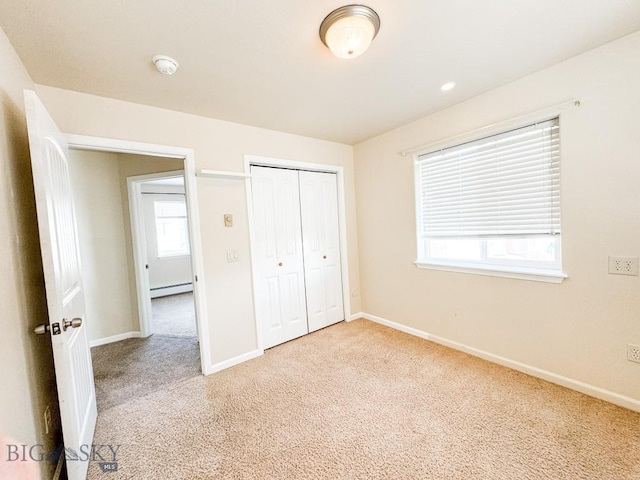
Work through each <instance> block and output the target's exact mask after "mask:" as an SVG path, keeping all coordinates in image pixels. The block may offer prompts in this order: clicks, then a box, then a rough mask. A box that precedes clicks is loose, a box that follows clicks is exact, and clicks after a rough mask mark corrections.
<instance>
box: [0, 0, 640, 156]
mask: <svg viewBox="0 0 640 480" xmlns="http://www.w3.org/2000/svg"><path fill="white" fill-rule="evenodd" d="M348 3H349V2H344V1H340V0H322V1H318V0H316V1H311V0H271V1H267V0H172V1H169V0H103V1H99V0H82V1H78V0H56V1H51V0H0V26H1V27H2V28H3V29H4V31H5V32H6V34H7V36H8V37H9V39H10V40H11V42H12V44H13V46H14V48H15V49H16V50H17V52H18V54H19V55H20V57H21V58H22V60H23V62H24V64H25V65H26V67H27V69H28V71H29V73H30V74H31V76H32V78H33V79H34V81H35V82H36V83H40V84H43V85H51V86H55V87H61V88H66V89H71V90H77V91H80V92H86V93H91V94H95V95H100V96H105V97H112V98H118V99H122V100H128V101H131V102H137V103H143V104H148V105H155V106H159V107H164V108H169V109H173V110H179V111H182V112H189V113H194V114H198V115H204V116H208V117H213V118H218V119H222V120H228V121H232V122H239V123H243V124H247V125H255V126H259V127H265V128H270V129H274V130H280V131H284V132H291V133H296V134H301V135H306V136H310V137H316V138H321V139H326V140H333V141H337V142H343V143H347V144H355V143H358V142H360V141H362V140H365V139H367V138H370V137H372V136H375V135H377V134H379V133H383V132H385V131H388V130H390V129H393V128H395V127H398V126H400V125H402V124H404V123H407V122H409V121H411V120H415V119H417V118H420V117H422V116H424V115H426V114H429V113H431V112H434V111H437V110H440V109H442V108H444V107H447V106H449V105H452V104H454V103H457V102H460V101H462V100H465V99H467V98H470V97H472V96H474V95H477V94H479V93H481V92H484V91H487V90H489V89H491V88H494V87H496V86H499V85H501V84H504V83H506V82H509V81H511V80H514V79H516V78H519V77H522V76H524V75H527V74H529V73H531V72H534V71H537V70H540V69H542V68H544V67H547V66H550V65H552V64H554V63H557V62H559V61H561V60H564V59H566V58H569V57H572V56H574V55H577V54H579V53H581V52H584V51H587V50H589V49H592V48H594V47H596V46H598V45H601V44H603V43H606V42H609V41H611V40H614V39H616V38H619V37H621V36H624V35H627V34H629V33H632V32H634V31H637V30H639V29H640V1H639V0H518V1H514V0H488V1H479V0H395V1H388V0H386V1H385V0H366V1H365V2H364V3H365V4H367V5H369V6H370V7H372V8H373V9H375V10H376V11H377V12H378V14H379V15H380V18H381V22H382V25H381V29H380V33H379V34H378V37H377V38H376V39H375V40H374V42H373V44H372V46H371V48H370V50H369V51H368V52H366V53H365V54H364V55H362V56H361V57H358V58H356V59H353V60H341V59H338V58H336V57H333V56H332V55H331V54H330V53H329V51H328V50H327V49H326V47H324V45H322V43H321V41H320V39H319V37H318V28H319V26H320V22H321V21H322V19H323V18H324V17H325V16H326V15H327V14H328V13H329V12H330V11H331V10H333V9H335V8H337V7H339V6H342V5H344V4H348ZM155 54H165V55H170V56H172V57H174V58H176V59H177V60H178V61H179V62H180V69H179V70H178V72H177V73H176V74H175V75H174V76H172V77H167V76H164V75H161V74H159V73H158V72H157V71H155V69H154V67H153V64H152V63H151V57H152V56H153V55H155ZM451 80H453V81H455V82H457V84H458V86H457V87H456V88H455V89H454V90H452V91H450V92H447V93H443V92H441V91H440V88H439V87H440V85H442V84H443V83H445V82H447V81H451Z"/></svg>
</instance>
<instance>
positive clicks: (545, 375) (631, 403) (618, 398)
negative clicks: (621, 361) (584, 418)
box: [352, 313, 640, 412]
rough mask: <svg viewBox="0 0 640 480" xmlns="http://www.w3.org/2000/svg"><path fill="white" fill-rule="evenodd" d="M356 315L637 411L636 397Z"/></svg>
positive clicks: (403, 326)
mask: <svg viewBox="0 0 640 480" xmlns="http://www.w3.org/2000/svg"><path fill="white" fill-rule="evenodd" d="M358 315H359V317H357V318H366V319H367V320H371V321H372V322H376V323H379V324H381V325H385V326H387V327H390V328H393V329H395V330H400V331H401V332H404V333H408V334H409V335H414V336H416V337H420V338H424V339H425V340H429V341H432V342H434V343H438V344H440V345H444V346H445V347H449V348H453V349H454V350H459V351H461V352H465V353H468V354H470V355H473V356H475V357H479V358H482V359H484V360H488V361H489V362H493V363H497V364H498V365H502V366H504V367H508V368H511V369H513V370H517V371H519V372H522V373H526V374H527V375H531V376H533V377H537V378H541V379H543V380H546V381H548V382H551V383H555V384H557V385H561V386H563V387H566V388H570V389H572V390H576V391H578V392H580V393H584V394H585V395H589V396H592V397H595V398H599V399H600V400H605V401H607V402H610V403H613V404H615V405H619V406H621V407H625V408H628V409H630V410H633V411H636V412H640V400H636V399H635V398H631V397H627V396H626V395H621V394H619V393H616V392H612V391H611V390H605V389H604V388H600V387H596V386H594V385H590V384H588V383H584V382H581V381H579V380H574V379H572V378H569V377H565V376H563V375H558V374H557V373H553V372H549V371H547V370H542V369H540V368H537V367H532V366H531V365H526V364H524V363H520V362H516V361H515V360H510V359H508V358H505V357H501V356H499V355H494V354H493V353H489V352H485V351H484V350H479V349H477V348H474V347H469V346H467V345H464V344H462V343H458V342H454V341H451V340H447V339H446V338H442V337H438V336H437V335H432V334H430V333H427V332H423V331H422V330H418V329H416V328H412V327H408V326H406V325H402V324H400V323H396V322H392V321H390V320H387V319H384V318H381V317H377V316H375V315H370V314H368V313H361V314H358ZM354 316H355V315H354ZM352 318H353V317H352Z"/></svg>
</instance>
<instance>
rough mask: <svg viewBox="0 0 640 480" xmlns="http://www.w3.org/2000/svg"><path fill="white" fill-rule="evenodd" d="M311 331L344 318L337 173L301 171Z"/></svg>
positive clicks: (303, 232) (301, 200) (308, 310)
mask: <svg viewBox="0 0 640 480" xmlns="http://www.w3.org/2000/svg"><path fill="white" fill-rule="evenodd" d="M300 205H301V215H302V241H303V249H304V272H305V282H306V297H307V312H308V313H307V314H308V322H309V332H313V331H315V330H318V329H320V328H323V327H326V326H329V325H333V324H334V323H338V322H341V321H342V320H344V307H343V303H342V271H341V267H340V265H341V263H340V233H339V230H338V185H337V181H336V175H335V174H333V173H323V172H306V171H301V172H300Z"/></svg>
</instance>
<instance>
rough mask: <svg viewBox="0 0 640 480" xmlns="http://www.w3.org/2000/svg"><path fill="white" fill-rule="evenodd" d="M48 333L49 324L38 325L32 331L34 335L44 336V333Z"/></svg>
mask: <svg viewBox="0 0 640 480" xmlns="http://www.w3.org/2000/svg"><path fill="white" fill-rule="evenodd" d="M48 332H49V324H48V323H41V324H40V325H38V326H37V327H36V328H34V329H33V333H35V334H36V335H44V334H45V333H48Z"/></svg>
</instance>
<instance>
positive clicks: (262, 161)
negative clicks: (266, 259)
mask: <svg viewBox="0 0 640 480" xmlns="http://www.w3.org/2000/svg"><path fill="white" fill-rule="evenodd" d="M252 165H255V166H262V167H276V168H292V169H297V170H309V171H313V172H328V173H335V174H336V181H337V182H338V222H339V225H338V226H339V230H340V257H341V258H340V266H341V269H342V302H343V308H344V315H345V320H346V319H348V318H350V317H351V288H350V287H349V255H348V251H347V213H346V212H347V210H346V200H345V188H344V167H341V166H338V165H327V164H324V163H310V162H300V161H297V160H286V159H282V158H272V157H262V156H258V155H245V156H244V171H245V173H246V174H247V178H246V179H245V182H246V189H245V190H246V196H247V214H248V220H249V245H250V250H251V277H252V283H253V309H254V318H255V319H256V325H255V329H256V337H257V340H258V349H259V350H264V345H265V344H264V338H263V335H262V328H261V325H258V320H257V315H256V312H257V305H256V296H255V292H256V289H257V283H256V282H257V278H256V275H255V273H254V272H255V265H256V261H257V259H256V257H255V253H254V249H253V245H254V242H255V234H254V225H253V200H252V198H253V197H252V192H251V166H252Z"/></svg>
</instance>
